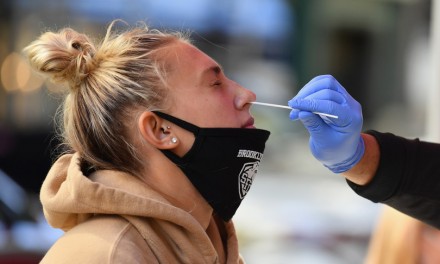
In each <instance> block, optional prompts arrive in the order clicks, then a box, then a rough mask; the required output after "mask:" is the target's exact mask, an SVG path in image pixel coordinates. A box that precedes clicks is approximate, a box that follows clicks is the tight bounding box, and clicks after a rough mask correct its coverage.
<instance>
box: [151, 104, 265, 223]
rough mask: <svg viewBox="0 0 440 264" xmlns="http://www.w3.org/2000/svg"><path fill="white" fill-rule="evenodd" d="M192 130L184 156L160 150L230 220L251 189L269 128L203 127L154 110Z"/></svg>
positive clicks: (220, 213)
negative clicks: (191, 141) (190, 142)
mask: <svg viewBox="0 0 440 264" xmlns="http://www.w3.org/2000/svg"><path fill="white" fill-rule="evenodd" d="M154 113H155V114H157V115H158V116H160V117H162V118H164V119H166V120H168V121H170V122H172V123H174V124H176V125H178V126H180V127H182V128H184V129H186V130H188V131H190V132H192V133H193V134H194V135H195V141H194V144H193V146H192V147H191V149H190V150H189V151H188V153H186V154H185V155H184V156H183V157H179V156H177V155H176V154H174V153H173V152H172V151H170V150H161V151H162V152H163V153H164V154H165V155H166V156H167V157H168V158H169V159H170V160H171V161H172V162H173V163H175V164H176V165H177V166H178V167H179V168H180V169H181V170H182V171H183V173H184V174H185V175H186V176H187V177H188V179H189V180H190V181H191V183H192V184H193V185H194V186H195V187H196V189H197V190H198V191H199V192H200V194H201V195H202V196H203V197H204V198H205V199H206V201H207V202H208V203H209V204H210V205H211V207H212V208H213V209H214V212H215V213H217V214H218V215H219V216H220V217H221V218H222V219H223V220H224V221H229V220H230V219H231V218H232V216H233V215H234V214H235V212H236V211H237V209H238V207H239V206H240V203H241V201H242V200H243V198H244V197H245V196H246V194H247V193H248V191H249V189H250V187H251V185H252V181H253V179H254V177H255V175H256V174H257V171H258V165H259V164H260V161H261V159H262V158H263V151H264V147H265V143H266V141H267V139H268V138H269V135H270V132H269V131H267V130H262V129H247V128H201V127H198V126H195V125H193V124H191V123H188V122H186V121H183V120H181V119H178V118H176V117H173V116H170V115H168V114H165V113H162V112H158V111H154Z"/></svg>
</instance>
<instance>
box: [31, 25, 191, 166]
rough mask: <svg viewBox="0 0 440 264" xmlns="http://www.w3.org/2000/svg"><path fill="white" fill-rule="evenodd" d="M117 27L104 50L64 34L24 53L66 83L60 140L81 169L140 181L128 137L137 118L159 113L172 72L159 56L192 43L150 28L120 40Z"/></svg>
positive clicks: (122, 35)
mask: <svg viewBox="0 0 440 264" xmlns="http://www.w3.org/2000/svg"><path fill="white" fill-rule="evenodd" d="M115 22H116V21H113V22H112V23H111V24H110V26H109V27H108V29H107V34H106V35H105V37H104V39H103V41H102V42H101V43H100V45H99V46H95V45H94V44H93V43H92V41H91V40H90V39H89V38H88V37H87V36H86V35H84V34H80V33H78V32H76V31H75V30H73V29H71V28H65V29H62V30H61V31H59V32H57V33H54V32H46V33H44V34H42V35H41V36H40V37H39V38H38V39H37V40H35V41H34V42H32V43H31V44H30V45H29V46H27V47H26V48H25V49H24V51H25V52H26V53H27V55H28V57H29V60H30V63H31V65H32V66H33V67H34V68H35V69H37V70H38V71H40V72H42V73H45V74H47V75H49V76H50V77H51V79H52V80H53V81H55V82H64V83H66V82H67V84H68V86H69V93H68V95H67V96H66V98H65V100H64V103H63V111H62V118H63V122H62V123H63V125H62V127H61V129H60V131H61V133H60V134H61V137H62V139H63V143H64V144H65V145H66V146H67V147H68V151H69V152H78V153H79V154H80V156H81V158H82V161H83V164H82V167H83V168H87V169H91V170H96V169H116V170H121V171H125V172H129V173H132V174H135V175H136V174H138V173H139V171H140V168H141V166H142V164H141V162H140V159H139V157H138V154H137V152H136V150H135V148H134V147H133V144H131V143H130V141H131V140H130V138H129V136H128V133H127V132H128V129H130V125H129V123H130V120H131V121H133V112H134V111H135V110H136V109H139V108H143V109H150V110H151V109H159V108H160V106H161V104H162V103H163V102H164V100H165V99H166V94H167V89H166V85H165V78H166V71H167V67H168V66H167V65H166V62H165V61H164V58H163V56H162V57H161V56H160V53H159V52H158V51H160V50H161V49H163V48H166V47H168V46H169V45H170V44H172V43H174V42H176V41H179V40H181V41H189V40H188V39H187V38H186V36H184V35H183V34H181V33H178V32H174V33H164V32H160V31H158V30H149V29H148V27H147V26H142V27H140V26H139V27H136V28H132V29H129V30H126V31H125V32H121V33H119V34H116V33H114V32H113V30H112V27H113V25H114V23H115ZM161 59H162V61H161ZM83 165H84V166H83Z"/></svg>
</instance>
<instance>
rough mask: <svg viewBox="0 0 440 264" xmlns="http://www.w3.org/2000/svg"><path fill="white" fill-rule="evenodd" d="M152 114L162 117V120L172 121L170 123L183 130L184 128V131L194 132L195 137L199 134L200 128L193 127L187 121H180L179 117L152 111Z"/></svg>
mask: <svg viewBox="0 0 440 264" xmlns="http://www.w3.org/2000/svg"><path fill="white" fill-rule="evenodd" d="M152 112H153V113H155V114H156V115H158V116H160V117H161V118H163V119H166V120H168V121H170V122H172V123H174V124H176V125H178V126H180V127H181V128H184V129H186V130H188V131H190V132H192V133H193V134H194V135H197V134H199V130H200V128H199V127H198V126H195V125H193V124H191V123H188V122H186V121H184V120H182V119H179V118H177V117H174V116H171V115H169V114H165V113H163V112H160V111H152Z"/></svg>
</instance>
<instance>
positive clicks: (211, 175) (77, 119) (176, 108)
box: [25, 23, 269, 263]
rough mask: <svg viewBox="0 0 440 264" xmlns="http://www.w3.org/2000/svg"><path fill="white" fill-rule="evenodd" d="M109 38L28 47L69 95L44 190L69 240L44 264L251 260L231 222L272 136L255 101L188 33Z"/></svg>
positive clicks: (48, 37) (54, 40) (73, 35)
mask: <svg viewBox="0 0 440 264" xmlns="http://www.w3.org/2000/svg"><path fill="white" fill-rule="evenodd" d="M112 24H113V23H112ZM111 29H112V25H110V27H109V29H108V31H107V34H106V36H105V38H104V40H103V41H102V43H101V44H100V45H99V46H95V45H94V44H93V43H92V42H91V41H90V40H89V38H88V37H87V36H85V35H83V34H79V33H77V32H75V31H74V30H72V29H68V28H67V29H63V30H61V31H60V32H58V33H53V32H47V33H45V34H43V35H41V37H40V38H39V39H37V40H36V41H34V42H33V43H31V44H30V45H29V46H28V47H27V48H26V49H25V51H26V53H27V55H28V57H29V60H30V62H31V64H32V65H33V67H34V68H36V69H37V70H38V71H40V72H43V73H46V74H48V75H49V76H51V77H52V79H53V80H55V81H58V82H67V83H68V86H69V93H68V95H67V97H66V100H65V102H64V106H63V107H64V111H63V119H64V122H63V127H62V136H63V138H64V142H65V145H66V146H67V147H68V150H69V151H68V153H66V154H64V155H62V156H61V157H60V158H59V159H58V160H57V161H56V162H55V163H54V165H53V167H52V168H51V170H50V171H49V173H48V175H47V177H46V179H45V181H44V183H43V186H42V189H41V201H42V204H43V209H44V213H45V216H46V218H47V220H48V222H49V223H50V224H51V225H52V226H54V227H56V228H61V229H63V230H64V231H66V233H65V234H64V235H63V236H62V237H61V238H60V239H59V240H58V241H57V242H56V243H55V244H54V245H53V247H52V248H51V249H50V250H49V251H48V252H47V254H46V255H45V257H44V259H43V260H42V263H242V262H243V260H242V258H241V257H240V255H239V252H238V243H237V237H236V233H235V231H234V226H233V223H232V221H230V219H231V218H232V216H233V215H234V213H235V211H236V210H237V208H238V206H239V204H240V202H241V200H242V199H243V198H244V196H245V195H246V193H247V191H248V190H249V187H250V184H251V183H252V179H253V176H254V175H255V173H256V172H257V169H258V165H259V162H260V160H261V158H262V155H263V154H262V153H263V150H264V145H265V142H266V140H267V138H268V136H269V132H268V131H265V130H260V129H256V128H255V127H254V119H253V118H252V116H251V115H250V113H249V108H250V104H249V103H250V102H252V101H254V100H255V94H254V93H252V92H251V91H249V90H247V89H245V88H243V87H241V86H240V85H238V84H237V83H235V82H233V81H231V80H229V79H228V78H227V77H226V76H225V75H224V73H223V71H222V69H221V67H220V66H219V65H218V64H217V63H216V62H215V61H214V60H213V59H211V58H210V57H208V56H207V55H206V54H204V53H203V52H201V51H200V50H198V49H197V48H196V47H194V46H193V45H191V44H190V42H189V40H188V39H187V38H186V37H185V36H183V35H182V34H177V33H162V32H159V31H154V30H149V29H148V28H146V27H144V28H141V27H138V28H134V29H131V30H127V31H126V32H122V33H119V34H114V33H112V30H111Z"/></svg>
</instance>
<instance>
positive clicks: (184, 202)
mask: <svg viewBox="0 0 440 264" xmlns="http://www.w3.org/2000/svg"><path fill="white" fill-rule="evenodd" d="M153 151H155V152H157V153H152V155H148V156H145V157H148V164H154V165H147V166H146V168H145V169H144V173H143V175H144V177H143V180H144V181H145V182H146V183H147V184H148V185H149V186H150V187H151V188H153V189H155V190H156V191H158V192H159V193H161V194H162V195H163V196H164V197H165V198H166V199H167V200H168V201H169V202H170V203H172V204H173V205H174V206H176V207H179V208H181V209H183V210H185V211H187V212H188V213H190V214H191V215H192V216H193V217H194V218H195V219H196V220H197V221H198V222H199V223H200V225H201V226H202V227H203V228H204V229H205V230H206V229H207V228H208V225H209V222H210V220H211V218H212V212H213V210H212V207H211V206H210V205H209V204H208V203H207V202H206V200H205V199H204V198H203V197H202V195H201V194H200V193H199V192H198V191H197V189H196V188H195V187H194V186H193V185H192V183H191V182H190V181H189V179H188V178H187V177H186V176H185V174H184V173H183V172H182V171H181V170H180V169H179V168H178V167H177V166H176V165H175V164H174V163H173V162H171V161H170V160H169V159H168V158H167V157H166V156H165V155H163V154H162V153H161V152H160V151H159V150H156V149H154V150H153Z"/></svg>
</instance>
